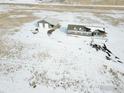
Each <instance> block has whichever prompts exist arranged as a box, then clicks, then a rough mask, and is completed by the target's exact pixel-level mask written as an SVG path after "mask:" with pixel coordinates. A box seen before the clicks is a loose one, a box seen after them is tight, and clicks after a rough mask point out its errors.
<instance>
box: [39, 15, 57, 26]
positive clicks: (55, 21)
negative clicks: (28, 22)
mask: <svg viewBox="0 0 124 93" xmlns="http://www.w3.org/2000/svg"><path fill="white" fill-rule="evenodd" d="M44 21H45V22H47V23H49V24H51V25H57V24H59V21H58V20H57V19H53V18H48V17H47V18H44V19H42V20H40V21H38V24H39V23H42V22H44Z"/></svg>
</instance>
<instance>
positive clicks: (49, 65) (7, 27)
mask: <svg viewBox="0 0 124 93" xmlns="http://www.w3.org/2000/svg"><path fill="white" fill-rule="evenodd" d="M44 17H51V18H56V19H58V20H59V22H60V24H61V28H60V29H57V30H56V31H55V32H53V33H52V34H51V35H50V36H48V35H47V31H46V30H42V31H40V32H39V33H37V34H33V33H32V31H34V30H35V28H36V22H37V21H39V20H40V19H42V18H44ZM0 22H1V23H0V93H123V91H124V29H123V28H124V11H122V10H108V11H107V12H101V13H100V12H98V13H97V12H96V11H95V12H91V11H89V10H84V11H82V12H81V11H80V12H62V11H61V12H59V11H47V10H31V9H30V10H28V9H27V10H26V9H25V10H21V9H18V10H16V9H13V8H12V9H11V7H9V6H2V5H1V6H0ZM69 23H71V24H72V23H75V24H85V25H87V26H104V27H105V28H106V32H107V37H104V38H103V37H86V36H73V35H67V34H66V32H67V29H66V28H67V24H69ZM91 43H93V44H97V45H99V46H101V47H103V45H106V46H107V49H108V50H109V53H108V52H107V51H104V50H101V49H100V50H97V49H96V48H93V47H92V45H91Z"/></svg>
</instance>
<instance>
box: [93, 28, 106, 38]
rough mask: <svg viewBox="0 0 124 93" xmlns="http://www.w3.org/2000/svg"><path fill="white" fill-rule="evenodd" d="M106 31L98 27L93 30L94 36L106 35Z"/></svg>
mask: <svg viewBox="0 0 124 93" xmlns="http://www.w3.org/2000/svg"><path fill="white" fill-rule="evenodd" d="M106 34H107V33H106V32H105V31H104V30H99V29H96V30H95V31H93V32H92V36H106Z"/></svg>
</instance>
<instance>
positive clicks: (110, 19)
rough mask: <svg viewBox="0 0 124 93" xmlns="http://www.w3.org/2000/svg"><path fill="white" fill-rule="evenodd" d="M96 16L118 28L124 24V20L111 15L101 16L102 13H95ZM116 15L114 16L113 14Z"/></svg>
mask: <svg viewBox="0 0 124 93" xmlns="http://www.w3.org/2000/svg"><path fill="white" fill-rule="evenodd" d="M94 15H95V16H97V17H99V18H100V19H102V20H103V21H106V22H109V23H110V24H112V25H114V26H117V25H119V24H120V23H124V18H123V17H122V18H114V17H112V16H109V15H105V14H101V13H94ZM113 15H114V14H113Z"/></svg>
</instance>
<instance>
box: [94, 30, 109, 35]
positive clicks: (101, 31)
mask: <svg viewBox="0 0 124 93" xmlns="http://www.w3.org/2000/svg"><path fill="white" fill-rule="evenodd" d="M94 32H99V33H102V34H107V33H106V32H105V31H103V30H99V29H97V30H95V31H94Z"/></svg>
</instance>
